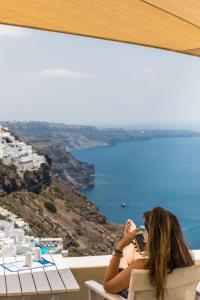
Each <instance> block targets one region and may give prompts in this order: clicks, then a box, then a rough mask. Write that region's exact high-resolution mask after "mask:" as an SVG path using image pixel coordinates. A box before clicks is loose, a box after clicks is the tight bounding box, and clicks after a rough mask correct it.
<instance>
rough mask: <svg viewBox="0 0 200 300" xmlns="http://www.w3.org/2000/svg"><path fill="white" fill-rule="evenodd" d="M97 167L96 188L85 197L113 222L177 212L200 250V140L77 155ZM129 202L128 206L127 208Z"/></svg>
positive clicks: (130, 144)
mask: <svg viewBox="0 0 200 300" xmlns="http://www.w3.org/2000/svg"><path fill="white" fill-rule="evenodd" d="M72 154H73V155H74V156H75V157H76V158H78V159H80V160H81V161H85V162H88V163H93V164H94V165H95V169H96V186H95V188H93V189H89V190H85V191H84V193H85V194H86V195H87V196H88V197H89V198H90V199H91V200H93V201H94V202H95V203H96V204H97V205H98V207H99V208H100V209H101V210H102V211H103V212H104V214H105V215H106V216H107V218H108V219H109V220H110V221H113V222H116V223H119V224H123V223H125V222H126V220H127V219H128V218H132V219H133V220H134V221H135V222H136V224H137V225H142V224H143V220H142V214H143V212H145V211H147V210H149V209H151V208H152V207H154V206H162V207H164V208H167V209H169V210H170V211H172V212H174V213H175V214H176V215H177V216H178V218H179V220H180V223H181V225H182V228H183V230H184V233H185V237H186V239H187V240H188V242H189V244H190V246H191V247H192V248H194V249H195V248H200V138H199V137H191V138H155V139H152V140H148V141H135V142H123V143H118V144H116V145H114V146H107V147H98V148H91V149H84V150H78V151H73V152H72ZM122 203H125V204H126V206H127V207H121V204H122Z"/></svg>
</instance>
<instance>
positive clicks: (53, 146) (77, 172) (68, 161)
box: [32, 140, 95, 190]
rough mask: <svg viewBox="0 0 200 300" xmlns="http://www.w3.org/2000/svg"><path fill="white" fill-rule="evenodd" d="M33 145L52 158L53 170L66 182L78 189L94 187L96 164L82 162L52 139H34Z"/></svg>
mask: <svg viewBox="0 0 200 300" xmlns="http://www.w3.org/2000/svg"><path fill="white" fill-rule="evenodd" d="M32 145H34V147H35V148H37V149H39V150H40V151H41V152H42V153H45V154H47V156H48V157H50V158H51V160H52V172H53V174H54V175H56V176H59V178H61V179H62V181H63V182H64V183H66V184H72V185H73V186H74V187H75V188H77V189H78V190H83V189H85V188H91V187H94V178H95V168H94V165H92V164H88V163H85V162H81V161H79V160H77V159H75V158H74V157H73V155H72V154H71V153H70V152H68V151H67V150H66V147H65V146H64V145H63V144H61V143H55V142H53V141H50V140H44V141H43V140H37V141H32Z"/></svg>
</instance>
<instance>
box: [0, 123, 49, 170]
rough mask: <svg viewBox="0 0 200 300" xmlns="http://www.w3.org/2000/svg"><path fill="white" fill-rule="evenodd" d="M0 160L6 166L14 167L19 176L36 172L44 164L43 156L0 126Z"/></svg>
mask: <svg viewBox="0 0 200 300" xmlns="http://www.w3.org/2000/svg"><path fill="white" fill-rule="evenodd" d="M0 160H2V161H3V163H4V164H6V165H11V164H13V165H15V166H16V167H17V170H18V171H19V173H20V174H23V172H24V171H26V170H29V171H32V170H37V169H39V168H40V166H41V164H42V163H45V162H46V160H45V157H44V155H39V154H37V153H36V152H35V151H34V150H33V148H32V146H31V145H28V144H26V143H25V142H22V141H19V140H18V139H16V138H15V137H14V136H13V135H12V134H11V132H10V131H9V129H8V128H5V127H1V126H0Z"/></svg>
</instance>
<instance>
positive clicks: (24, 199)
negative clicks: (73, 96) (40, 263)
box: [0, 178, 122, 256]
mask: <svg viewBox="0 0 200 300" xmlns="http://www.w3.org/2000/svg"><path fill="white" fill-rule="evenodd" d="M0 201H1V202H0V205H2V206H4V207H6V208H7V209H8V210H10V211H11V212H13V213H15V214H16V215H17V216H19V217H22V218H23V219H24V220H25V221H26V222H28V223H29V224H30V227H31V234H33V235H34V236H42V237H45V236H46V237H62V238H63V239H64V246H65V248H67V249H69V254H70V255H73V256H75V255H101V254H110V253H111V251H112V249H113V246H114V243H115V242H116V241H118V240H119V239H120V238H121V235H122V228H121V227H120V226H119V225H116V224H113V223H111V222H108V221H107V220H106V217H105V216H104V215H103V214H102V213H101V212H100V211H99V210H98V208H97V206H96V205H95V204H94V203H92V202H91V201H90V200H89V199H88V198H86V197H85V196H83V195H82V194H81V193H79V192H78V191H76V190H75V189H74V188H73V187H71V186H66V185H64V184H63V183H62V182H61V181H60V180H58V179H57V178H53V182H52V185H51V186H50V187H43V188H42V190H41V192H40V194H35V193H32V192H28V191H27V190H20V191H18V192H14V193H11V194H9V195H7V196H5V197H1V198H0Z"/></svg>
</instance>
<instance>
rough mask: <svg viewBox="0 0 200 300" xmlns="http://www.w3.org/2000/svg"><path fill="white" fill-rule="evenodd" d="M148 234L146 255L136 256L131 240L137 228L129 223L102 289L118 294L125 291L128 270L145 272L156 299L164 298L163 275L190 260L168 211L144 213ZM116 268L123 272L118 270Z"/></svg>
mask: <svg viewBox="0 0 200 300" xmlns="http://www.w3.org/2000/svg"><path fill="white" fill-rule="evenodd" d="M144 224H145V227H146V229H147V232H148V239H147V241H146V255H145V256H141V255H138V254H137V252H136V249H135V247H134V245H133V239H134V237H135V236H136V235H137V233H138V231H140V229H134V223H133V222H132V221H131V220H129V221H128V224H127V225H126V227H125V234H124V238H123V239H122V240H121V241H120V242H119V243H118V244H117V247H116V249H115V250H114V253H113V257H112V259H111V261H110V265H109V267H108V270H107V272H106V275H105V279H104V289H105V290H106V291H107V292H111V293H120V292H122V291H124V290H127V289H128V286H129V281H130V276H131V271H132V269H148V270H149V281H150V284H151V285H152V286H153V288H154V289H155V297H156V299H158V300H160V299H162V300H163V299H164V293H165V282H166V277H167V274H169V273H171V272H172V271H173V270H174V269H175V268H183V267H188V266H191V265H193V264H194V261H193V259H192V257H191V255H190V252H189V251H188V250H189V248H188V246H187V243H186V241H185V240H184V237H183V233H182V230H181V227H180V224H179V222H178V220H177V218H176V216H175V215H173V214H172V213H171V212H169V211H167V210H165V209H163V208H161V207H156V208H154V209H152V210H151V211H149V212H147V213H145V214H144ZM120 267H122V268H123V270H121V271H120V272H119V270H120Z"/></svg>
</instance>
